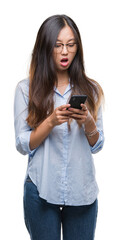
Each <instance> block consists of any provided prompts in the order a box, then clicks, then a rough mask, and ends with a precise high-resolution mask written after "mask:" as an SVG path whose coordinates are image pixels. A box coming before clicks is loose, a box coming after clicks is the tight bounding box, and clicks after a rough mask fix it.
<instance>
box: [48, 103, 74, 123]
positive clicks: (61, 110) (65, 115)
mask: <svg viewBox="0 0 118 240" xmlns="http://www.w3.org/2000/svg"><path fill="white" fill-rule="evenodd" d="M69 107H70V104H65V105H61V106H59V107H57V108H56V109H55V110H54V111H53V113H52V114H51V115H50V116H49V120H50V123H51V125H52V126H53V127H54V126H56V125H60V124H62V123H64V122H68V120H69V118H70V117H71V114H72V112H71V111H68V110H67V108H69Z"/></svg>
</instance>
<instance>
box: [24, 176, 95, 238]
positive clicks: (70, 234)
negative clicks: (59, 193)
mask: <svg viewBox="0 0 118 240" xmlns="http://www.w3.org/2000/svg"><path fill="white" fill-rule="evenodd" d="M97 211H98V201H97V200H96V201H95V202H94V203H93V204H91V205H86V206H65V205H56V204H51V203H48V202H47V201H46V200H44V199H42V198H40V197H39V194H38V191H37V188H36V186H35V184H34V183H33V182H32V181H31V180H30V178H29V177H28V178H27V179H26V182H25V184H24V219H25V224H26V227H27V230H28V232H29V234H30V238H31V240H60V239H61V226H62V234H63V240H93V239H94V234H95V227H96V219H97Z"/></svg>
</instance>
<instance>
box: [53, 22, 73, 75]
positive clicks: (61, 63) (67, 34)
mask: <svg viewBox="0 0 118 240" xmlns="http://www.w3.org/2000/svg"><path fill="white" fill-rule="evenodd" d="M76 52H77V44H76V41H75V36H74V34H73V31H72V30H71V28H70V27H69V26H68V25H66V26H65V27H64V28H62V30H61V31H60V33H59V35H58V37H57V41H56V45H55V47H54V51H53V59H54V62H55V64H56V67H57V71H64V70H67V69H68V68H69V66H70V65H71V63H72V61H73V59H74V57H75V55H76Z"/></svg>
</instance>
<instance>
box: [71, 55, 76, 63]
mask: <svg viewBox="0 0 118 240" xmlns="http://www.w3.org/2000/svg"><path fill="white" fill-rule="evenodd" d="M75 56H76V53H74V54H73V55H71V57H70V61H71V62H72V61H73V60H74V58H75Z"/></svg>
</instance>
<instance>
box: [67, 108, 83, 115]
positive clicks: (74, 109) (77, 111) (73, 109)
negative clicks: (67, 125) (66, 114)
mask: <svg viewBox="0 0 118 240" xmlns="http://www.w3.org/2000/svg"><path fill="white" fill-rule="evenodd" d="M68 110H69V111H71V112H74V113H77V114H83V110H80V109H77V108H71V107H70V108H69V109H68Z"/></svg>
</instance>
